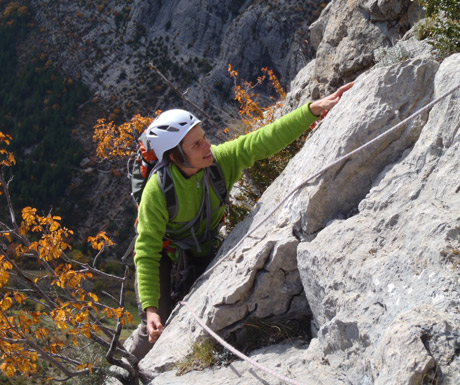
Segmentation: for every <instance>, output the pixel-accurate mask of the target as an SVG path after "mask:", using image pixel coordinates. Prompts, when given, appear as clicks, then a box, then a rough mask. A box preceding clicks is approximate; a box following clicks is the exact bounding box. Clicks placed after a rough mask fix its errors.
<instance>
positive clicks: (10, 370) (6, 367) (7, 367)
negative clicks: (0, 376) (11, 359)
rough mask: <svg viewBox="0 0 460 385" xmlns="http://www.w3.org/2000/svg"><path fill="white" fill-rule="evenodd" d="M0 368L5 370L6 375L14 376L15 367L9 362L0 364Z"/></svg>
mask: <svg viewBox="0 0 460 385" xmlns="http://www.w3.org/2000/svg"><path fill="white" fill-rule="evenodd" d="M0 369H1V370H2V371H3V372H5V374H6V375H7V376H8V377H13V376H14V373H16V368H15V366H14V365H11V364H7V363H6V362H4V363H2V364H1V365H0Z"/></svg>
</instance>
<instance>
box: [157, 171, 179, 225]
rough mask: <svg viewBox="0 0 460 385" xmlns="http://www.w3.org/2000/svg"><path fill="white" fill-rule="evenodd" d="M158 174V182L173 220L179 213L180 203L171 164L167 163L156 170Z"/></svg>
mask: <svg viewBox="0 0 460 385" xmlns="http://www.w3.org/2000/svg"><path fill="white" fill-rule="evenodd" d="M156 174H157V177H158V184H159V185H160V189H161V191H162V193H163V196H164V197H165V200H166V208H167V209H168V213H169V220H170V221H172V220H173V219H174V218H175V217H176V215H177V211H178V204H177V193H176V188H175V186H174V180H173V178H172V175H171V171H170V170H169V166H168V165H165V166H164V167H161V168H159V169H158V170H156Z"/></svg>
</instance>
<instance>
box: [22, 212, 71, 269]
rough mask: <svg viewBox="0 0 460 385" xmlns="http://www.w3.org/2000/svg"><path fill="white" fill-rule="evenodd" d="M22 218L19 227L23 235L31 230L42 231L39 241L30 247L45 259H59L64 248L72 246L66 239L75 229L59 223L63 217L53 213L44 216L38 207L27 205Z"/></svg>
mask: <svg viewBox="0 0 460 385" xmlns="http://www.w3.org/2000/svg"><path fill="white" fill-rule="evenodd" d="M22 219H23V221H22V222H21V226H20V228H19V233H20V234H21V235H26V234H27V233H28V232H29V231H32V232H34V233H39V232H41V233H42V236H41V238H40V239H39V240H38V241H35V242H32V243H31V244H30V245H29V249H30V250H31V251H35V252H37V253H38V255H39V257H40V258H41V259H43V260H44V261H50V260H52V259H58V258H60V257H61V254H62V252H63V251H64V250H68V249H70V248H71V246H70V245H69V244H68V243H67V242H65V239H67V238H68V237H70V236H71V235H72V234H73V231H72V230H68V229H66V228H62V227H61V224H60V223H59V221H60V220H61V217H59V216H51V215H48V216H46V217H42V216H39V215H37V209H34V208H32V207H25V208H24V209H23V210H22Z"/></svg>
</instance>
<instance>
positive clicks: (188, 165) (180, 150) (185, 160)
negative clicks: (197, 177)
mask: <svg viewBox="0 0 460 385" xmlns="http://www.w3.org/2000/svg"><path fill="white" fill-rule="evenodd" d="M177 148H178V149H179V152H180V154H181V155H182V159H184V161H183V162H182V164H183V165H184V166H185V167H187V168H195V167H193V166H192V165H191V164H190V163H189V162H188V160H187V157H186V156H185V153H184V151H183V150H182V146H181V144H180V143H179V144H178V145H177Z"/></svg>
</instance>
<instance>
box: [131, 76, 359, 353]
mask: <svg viewBox="0 0 460 385" xmlns="http://www.w3.org/2000/svg"><path fill="white" fill-rule="evenodd" d="M352 86H353V83H349V84H346V85H344V86H342V87H341V88H339V89H338V90H337V91H336V92H334V93H332V94H331V95H329V96H327V97H325V98H323V99H320V100H317V101H314V102H310V103H307V104H305V105H304V106H302V107H299V108H298V109H296V110H295V111H293V112H291V113H289V114H287V115H285V116H284V117H282V118H280V119H278V120H277V121H275V122H274V123H271V124H269V125H267V126H265V127H263V128H260V129H259V130H256V131H253V132H251V133H249V134H246V135H242V136H240V137H238V138H237V139H235V140H231V141H228V142H225V143H222V144H219V145H217V146H214V145H211V144H210V142H209V141H208V139H207V138H206V134H205V132H204V130H203V128H202V127H201V122H200V121H199V120H198V119H197V118H196V117H195V116H193V115H192V114H191V113H189V112H187V111H184V110H169V111H166V112H163V113H162V114H160V116H159V117H158V118H157V119H155V120H154V121H153V122H152V124H151V125H150V126H149V127H148V129H147V137H148V140H149V143H150V146H151V147H152V148H153V150H154V151H155V154H156V155H157V157H158V159H159V160H160V161H161V162H159V163H160V165H161V166H163V168H162V172H161V173H157V174H159V176H158V175H154V177H150V179H149V180H148V182H147V184H146V186H145V188H144V190H143V192H142V199H141V201H140V205H139V212H138V220H139V221H138V227H137V231H138V238H137V240H136V244H135V257H134V262H135V265H136V283H135V288H136V294H137V296H138V307H139V312H140V315H141V319H142V323H141V324H140V325H139V327H138V328H137V330H135V332H134V333H133V335H132V338H131V346H130V347H129V348H128V350H130V352H131V353H132V354H134V355H135V356H136V357H137V358H138V359H142V358H143V357H144V356H145V355H146V354H147V353H148V351H149V350H150V348H151V347H152V346H153V343H154V342H155V341H156V340H157V339H158V338H159V336H160V335H161V333H162V331H163V329H164V326H163V322H164V321H166V319H167V318H168V317H169V315H170V313H171V311H172V307H173V305H174V300H173V299H172V298H171V291H175V292H177V291H180V292H181V293H182V294H181V295H185V294H186V292H187V290H188V289H190V287H191V285H192V284H193V281H194V280H195V279H196V278H197V277H198V276H199V275H200V274H202V273H203V272H204V271H205V269H206V267H207V265H208V264H209V262H210V261H211V259H212V258H213V257H214V255H215V251H216V246H217V245H216V243H217V241H216V229H217V228H218V226H219V223H220V222H221V219H222V217H223V215H224V209H225V198H223V197H222V195H225V193H228V191H230V190H231V188H232V186H233V185H234V184H235V183H236V182H237V181H238V179H239V178H240V177H241V173H242V170H243V169H245V168H248V167H250V166H252V165H253V164H254V162H255V161H256V160H259V159H263V158H266V157H268V156H270V155H273V154H275V153H277V152H278V151H280V150H281V149H283V148H284V147H285V146H287V145H288V144H290V143H291V142H293V141H294V140H295V139H296V138H297V137H298V136H300V135H301V134H302V133H303V132H304V131H305V130H306V129H308V128H309V127H310V125H311V124H312V123H313V122H315V120H316V119H317V118H318V116H319V115H320V114H321V113H322V112H323V111H324V110H330V109H331V108H332V107H334V106H335V105H336V104H337V103H338V102H339V100H340V98H341V96H342V95H343V93H344V92H345V91H347V90H349V89H350V88H351V87H352ZM157 169H159V167H157ZM219 173H221V174H220V175H221V179H222V180H221V182H222V183H220V187H219V180H220V178H219V177H216V176H215V174H219ZM210 174H213V175H211V176H210ZM156 176H158V177H156ZM168 180H169V182H168ZM222 184H224V190H225V191H224V192H222ZM218 190H221V191H218ZM168 192H169V194H168ZM171 192H172V193H171ZM168 195H169V196H168ZM170 195H175V196H174V197H173V199H172V201H173V202H176V203H177V204H171V203H170V202H171V199H170V198H171V197H170ZM171 206H172V209H171ZM171 218H173V219H172V220H171ZM173 261H174V262H176V264H182V265H183V266H185V267H187V268H186V269H182V270H181V271H179V272H176V273H178V274H180V273H183V272H184V271H188V272H189V273H190V274H188V275H187V276H186V277H182V278H183V279H182V280H180V279H179V280H178V281H179V282H180V284H181V285H182V288H177V287H173V288H172V287H171V271H172V269H173ZM176 283H177V282H176ZM176 286H177V285H176Z"/></svg>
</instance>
